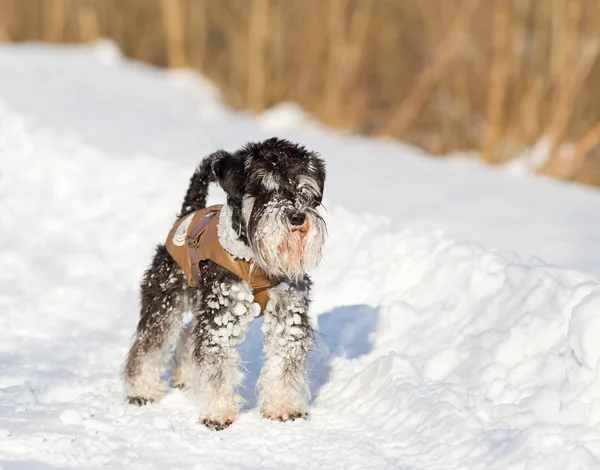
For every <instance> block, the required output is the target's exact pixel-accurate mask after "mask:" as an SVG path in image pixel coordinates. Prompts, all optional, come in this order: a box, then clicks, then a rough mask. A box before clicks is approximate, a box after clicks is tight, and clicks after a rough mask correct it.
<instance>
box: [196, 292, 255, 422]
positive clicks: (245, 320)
mask: <svg viewBox="0 0 600 470" xmlns="http://www.w3.org/2000/svg"><path fill="white" fill-rule="evenodd" d="M209 292H210V293H209V294H208V295H206V296H205V297H204V298H203V302H202V304H203V305H202V308H201V309H199V310H198V313H197V316H196V326H195V327H194V330H193V332H192V340H193V346H194V349H193V354H192V374H193V379H192V384H191V392H192V393H195V394H196V395H197V398H198V400H199V402H200V403H199V404H200V406H201V407H202V408H203V409H204V414H203V418H202V423H203V424H205V425H206V426H207V427H209V428H212V429H216V430H221V429H225V428H226V427H228V426H229V425H230V424H231V423H232V422H233V421H234V420H235V419H236V418H237V416H238V414H239V411H240V405H241V404H242V397H241V396H240V395H238V394H237V393H236V388H237V387H238V386H239V385H240V383H241V379H242V374H241V372H240V371H239V364H240V354H239V352H238V350H237V347H238V345H239V344H240V343H241V342H242V341H243V340H244V336H245V335H246V332H247V330H248V328H249V327H250V325H251V323H252V320H253V319H254V317H255V316H256V315H257V314H258V313H259V312H260V307H259V306H258V305H257V304H255V303H253V301H252V300H253V297H252V293H251V291H250V289H249V288H248V285H247V284H245V283H242V282H234V283H224V282H221V283H217V284H215V285H214V286H213V287H212V288H211V289H210V290H209Z"/></svg>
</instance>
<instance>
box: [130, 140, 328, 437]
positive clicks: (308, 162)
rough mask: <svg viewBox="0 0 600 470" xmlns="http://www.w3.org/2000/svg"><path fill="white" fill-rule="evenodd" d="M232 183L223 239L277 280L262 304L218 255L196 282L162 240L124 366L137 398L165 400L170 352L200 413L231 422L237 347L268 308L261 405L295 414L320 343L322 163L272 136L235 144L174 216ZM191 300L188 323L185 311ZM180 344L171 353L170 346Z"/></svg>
mask: <svg viewBox="0 0 600 470" xmlns="http://www.w3.org/2000/svg"><path fill="white" fill-rule="evenodd" d="M213 182H216V183H218V184H219V185H220V186H221V187H222V188H223V190H224V191H225V193H226V194H227V204H226V205H225V206H224V207H223V209H222V211H221V217H220V220H219V230H218V234H219V240H220V242H221V244H222V245H223V247H224V248H225V249H226V250H227V251H229V252H230V253H231V254H232V255H233V256H234V257H238V258H245V259H247V258H248V257H251V258H252V259H253V260H254V262H255V263H257V264H258V265H259V266H260V267H261V268H262V269H263V271H264V272H265V273H266V274H267V275H269V276H270V277H272V278H275V279H277V280H278V281H279V284H278V285H276V286H275V287H274V288H272V289H271V290H270V291H269V302H268V304H267V307H266V309H265V312H261V311H260V306H259V305H258V304H257V303H255V302H254V301H253V300H254V298H253V295H252V292H251V290H250V288H249V286H248V285H247V283H246V282H244V281H242V280H241V279H239V278H238V277H236V276H235V275H234V274H232V273H231V272H229V271H227V270H225V269H223V268H222V267H220V266H218V265H216V264H215V263H213V262H211V261H205V262H202V264H201V266H200V283H199V285H198V287H195V288H191V287H189V286H188V284H187V282H186V279H185V276H184V273H183V271H182V270H181V269H180V268H179V266H178V265H177V263H175V261H174V260H173V259H172V258H171V256H170V255H169V253H168V252H167V250H166V248H165V247H164V246H163V245H159V246H158V248H157V250H156V254H155V256H154V260H153V262H152V265H151V266H150V268H149V269H148V270H147V271H146V273H145V275H144V278H143V280H142V283H141V314H140V321H139V323H138V327H137V332H136V335H135V339H134V342H133V345H132V347H131V350H130V351H129V354H128V356H127V360H126V363H125V366H124V368H123V379H124V381H125V383H126V388H127V393H128V400H129V402H130V403H133V404H138V405H143V404H146V403H148V402H153V401H156V400H158V399H159V398H160V397H161V396H162V395H163V394H164V393H165V391H166V389H167V385H166V383H165V382H164V381H163V379H162V376H163V374H164V372H165V370H166V368H167V365H168V364H169V365H170V367H171V369H172V370H171V374H172V378H173V383H174V385H175V386H178V387H181V388H184V387H187V388H189V389H190V391H191V392H193V394H194V396H195V399H196V400H197V402H198V405H199V408H200V409H202V418H201V421H202V422H203V423H204V424H205V425H206V426H208V427H210V428H213V429H217V430H220V429H224V428H226V427H227V426H229V425H230V424H231V423H232V422H233V421H234V420H235V419H236V417H237V416H238V414H239V410H240V405H241V403H242V399H241V397H240V396H239V395H238V394H237V393H236V388H237V387H238V386H239V385H240V383H241V373H240V371H239V366H240V355H239V353H238V350H237V346H238V345H239V344H240V343H241V342H242V341H243V340H244V337H245V334H246V332H247V331H248V329H249V328H250V325H251V323H252V321H253V319H254V318H255V317H256V316H258V315H260V314H264V315H265V319H264V324H263V331H264V332H265V345H264V352H265V363H264V365H263V369H262V371H261V376H260V379H259V381H258V385H259V387H260V396H259V404H260V407H261V414H262V416H264V417H266V418H269V419H274V420H280V421H287V420H292V419H296V418H301V417H305V416H306V414H307V403H306V400H307V398H308V387H307V384H306V357H307V353H308V350H309V349H310V347H311V344H312V329H311V325H310V321H309V318H308V308H309V304H310V286H311V282H310V279H309V277H308V275H307V272H308V271H309V270H310V269H311V268H312V267H314V266H315V265H316V264H317V263H318V262H319V261H320V256H321V247H322V245H323V242H324V240H325V236H326V226H325V222H324V220H323V218H322V217H321V215H320V214H319V207H320V205H321V201H322V198H323V187H324V183H325V165H324V162H323V160H321V158H319V156H318V155H317V154H315V153H314V152H311V151H308V150H307V149H305V148H304V147H302V146H299V145H296V144H293V143H291V142H288V141H286V140H282V139H277V138H272V139H268V140H266V141H264V142H260V143H249V144H247V145H246V146H245V147H244V148H242V149H241V150H239V151H237V152H235V153H233V154H230V153H228V152H225V151H222V150H221V151H218V152H216V153H214V154H212V155H210V156H208V157H206V158H205V159H204V160H203V161H202V163H201V164H200V166H199V167H198V169H197V170H196V172H195V173H194V175H193V176H192V179H191V181H190V186H189V189H188V191H187V194H186V196H185V198H184V201H183V205H182V207H181V211H180V213H179V214H178V217H184V216H186V215H187V214H190V213H192V212H194V211H196V210H198V209H202V208H204V207H205V206H206V198H207V194H208V187H209V185H210V183H213ZM186 311H191V312H192V313H193V316H194V321H193V325H192V329H191V330H184V328H183V314H184V312H186ZM173 349H174V350H175V354H174V355H173V357H170V356H171V355H170V351H172V350H173Z"/></svg>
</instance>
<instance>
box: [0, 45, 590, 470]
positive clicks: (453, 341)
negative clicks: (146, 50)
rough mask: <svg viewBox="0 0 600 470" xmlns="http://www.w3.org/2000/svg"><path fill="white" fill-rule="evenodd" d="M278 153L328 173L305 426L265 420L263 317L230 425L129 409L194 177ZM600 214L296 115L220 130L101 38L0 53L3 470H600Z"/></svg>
mask: <svg viewBox="0 0 600 470" xmlns="http://www.w3.org/2000/svg"><path fill="white" fill-rule="evenodd" d="M271 135H279V136H283V137H289V138H292V139H294V140H298V141H300V142H302V143H304V144H306V145H307V146H309V147H312V148H314V149H316V150H319V151H320V152H321V153H322V154H323V156H324V157H325V158H326V160H327V163H328V168H329V179H328V185H327V188H326V201H325V204H326V206H327V208H328V218H327V220H328V225H329V234H330V237H329V241H328V242H327V246H326V252H325V258H324V261H323V263H322V264H321V266H320V267H319V269H318V270H317V271H316V272H315V275H314V279H315V284H316V288H315V295H314V304H313V305H314V308H313V316H314V319H315V324H316V325H317V326H318V330H319V332H320V334H319V336H318V345H317V347H316V348H315V352H314V354H313V355H312V358H311V359H312V369H313V371H312V392H313V397H314V398H313V401H312V404H311V418H310V419H309V420H308V421H297V422H292V423H273V422H269V421H266V420H262V419H260V418H259V416H258V412H257V410H256V406H255V404H256V398H255V396H254V390H253V388H254V384H255V382H256V379H257V374H258V370H259V368H260V355H261V353H260V350H261V338H260V336H261V332H260V328H259V326H260V323H261V320H258V321H257V322H256V325H255V327H254V328H253V330H252V332H251V334H250V335H249V337H248V339H247V341H246V343H245V344H244V346H243V353H244V358H245V360H246V361H247V364H246V367H247V369H248V372H247V377H246V387H245V390H244V395H245V397H246V400H247V405H246V408H245V411H244V414H243V415H242V417H241V418H240V419H239V421H237V422H236V423H235V424H234V425H233V426H231V427H230V428H229V429H227V430H225V431H223V432H220V433H217V432H211V431H208V430H207V429H205V428H204V427H203V426H201V425H199V424H197V416H196V414H195V412H194V409H193V407H192V404H191V402H190V401H188V399H187V397H186V396H185V395H184V394H183V393H181V392H179V391H175V390H174V391H172V392H171V393H169V394H168V396H167V397H166V398H165V399H164V400H163V401H162V402H160V403H158V404H155V405H152V406H149V407H145V408H136V407H131V406H128V405H126V404H125V403H124V400H123V394H122V387H121V384H120V381H119V379H118V373H119V369H120V366H121V364H122V361H123V359H124V356H125V353H126V351H127V349H128V346H129V341H130V337H131V334H132V332H133V330H134V328H135V324H136V321H137V315H138V312H137V282H138V280H139V278H140V275H141V273H142V271H143V270H144V268H145V266H146V265H147V263H148V261H149V259H150V256H151V253H152V252H153V249H154V245H155V244H156V243H159V242H162V240H163V239H164V237H165V235H166V233H167V231H168V229H169V227H170V225H171V223H172V222H173V220H174V214H175V213H176V212H177V210H178V207H179V205H180V202H181V199H182V197H183V194H184V192H185V189H186V185H187V181H188V179H189V176H190V174H191V172H192V171H193V168H194V166H195V165H196V164H197V163H198V162H199V160H200V159H201V157H202V156H204V155H206V154H208V153H210V152H212V151H214V150H215V149H217V148H219V147H224V148H226V149H232V150H233V149H236V148H237V147H238V146H239V145H241V144H242V143H244V142H245V141H247V140H255V139H261V138H265V137H268V136H271ZM214 194H215V197H214V198H213V201H218V200H219V193H218V191H214ZM599 207H600V192H598V191H597V190H593V189H589V188H583V187H578V186H572V185H567V184H564V183H559V182H554V181H547V180H541V179H532V178H527V177H516V176H513V175H510V174H507V173H506V172H502V171H498V170H496V171H493V170H490V169H487V168H484V167H481V166H478V165H474V164H468V163H465V162H458V161H452V160H436V159H433V158H430V157H428V156H426V155H424V154H422V152H420V151H418V150H416V149H414V148H411V147H408V146H405V145H402V144H398V143H393V142H386V141H374V140H368V139H360V138H354V137H348V136H344V135H340V134H334V133H331V132H329V131H327V130H325V129H323V128H322V127H321V126H320V125H318V124H315V123H313V122H312V121H311V120H310V119H309V118H307V117H305V116H303V115H302V113H301V112H299V111H298V110H297V109H295V108H294V107H293V106H291V105H284V106H280V107H278V108H277V109H275V110H272V111H270V112H268V113H265V115H263V116H261V117H253V116H250V115H248V114H242V113H236V112H233V111H231V110H229V109H228V108H227V107H226V106H224V105H223V104H222V103H221V101H220V98H219V96H218V93H216V92H215V91H214V89H213V88H212V87H211V86H210V85H209V84H207V83H205V82H203V81H202V80H201V79H200V78H199V77H197V76H195V75H193V74H191V73H188V72H176V73H172V72H171V73H168V72H164V71H159V70H156V69H153V68H150V67H146V66H143V65H140V64H136V63H132V62H127V61H125V60H123V59H121V58H120V56H119V54H118V52H117V51H115V50H114V48H113V47H112V46H111V45H110V44H100V45H98V46H94V47H70V48H60V47H49V46H39V45H25V46H3V47H0V209H1V210H0V467H1V468H3V469H30V468H64V467H71V468H96V467H105V466H109V467H112V468H127V469H153V468H156V469H174V468H198V469H229V468H286V469H287V468H294V469H295V468H298V469H334V468H337V469H366V468H377V469H392V468H400V469H415V470H417V469H418V470H422V469H467V468H468V469H543V470H548V469H559V470H582V469H597V468H600V376H599V372H598V370H597V369H598V368H597V366H598V362H599V359H600V340H598V336H599V335H600V284H599V283H598V281H597V279H596V277H595V276H597V275H600V220H599V219H598V208H599ZM542 260H544V261H542ZM547 263H551V264H547Z"/></svg>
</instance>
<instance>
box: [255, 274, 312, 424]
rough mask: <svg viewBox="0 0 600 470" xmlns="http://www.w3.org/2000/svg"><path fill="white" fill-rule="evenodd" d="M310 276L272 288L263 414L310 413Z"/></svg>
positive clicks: (267, 320)
mask: <svg viewBox="0 0 600 470" xmlns="http://www.w3.org/2000/svg"><path fill="white" fill-rule="evenodd" d="M308 287H309V283H308V280H306V281H302V282H301V283H300V284H299V285H297V286H290V285H288V284H286V283H282V284H280V285H278V286H277V287H275V288H273V289H271V291H270V292H269V297H270V300H269V303H268V305H267V308H266V311H265V319H264V324H263V332H264V333H265V345H264V350H265V356H266V360H265V364H264V365H263V369H262V371H261V376H260V378H259V382H258V384H259V386H260V388H261V391H260V397H259V403H260V408H261V414H262V416H263V417H265V418H268V419H272V420H279V421H288V420H293V419H296V418H303V417H305V416H306V414H307V403H306V400H307V398H308V395H309V389H308V385H307V378H306V375H307V371H306V359H307V354H308V351H309V349H310V347H311V344H312V328H311V325H310V320H309V318H308Z"/></svg>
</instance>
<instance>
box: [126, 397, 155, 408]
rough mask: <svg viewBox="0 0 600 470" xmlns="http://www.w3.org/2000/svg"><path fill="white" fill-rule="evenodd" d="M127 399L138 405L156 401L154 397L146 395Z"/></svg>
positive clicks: (130, 402) (131, 403)
mask: <svg viewBox="0 0 600 470" xmlns="http://www.w3.org/2000/svg"><path fill="white" fill-rule="evenodd" d="M127 401H128V402H129V404H130V405H137V406H144V405H147V404H148V403H154V399H153V398H146V397H127Z"/></svg>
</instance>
